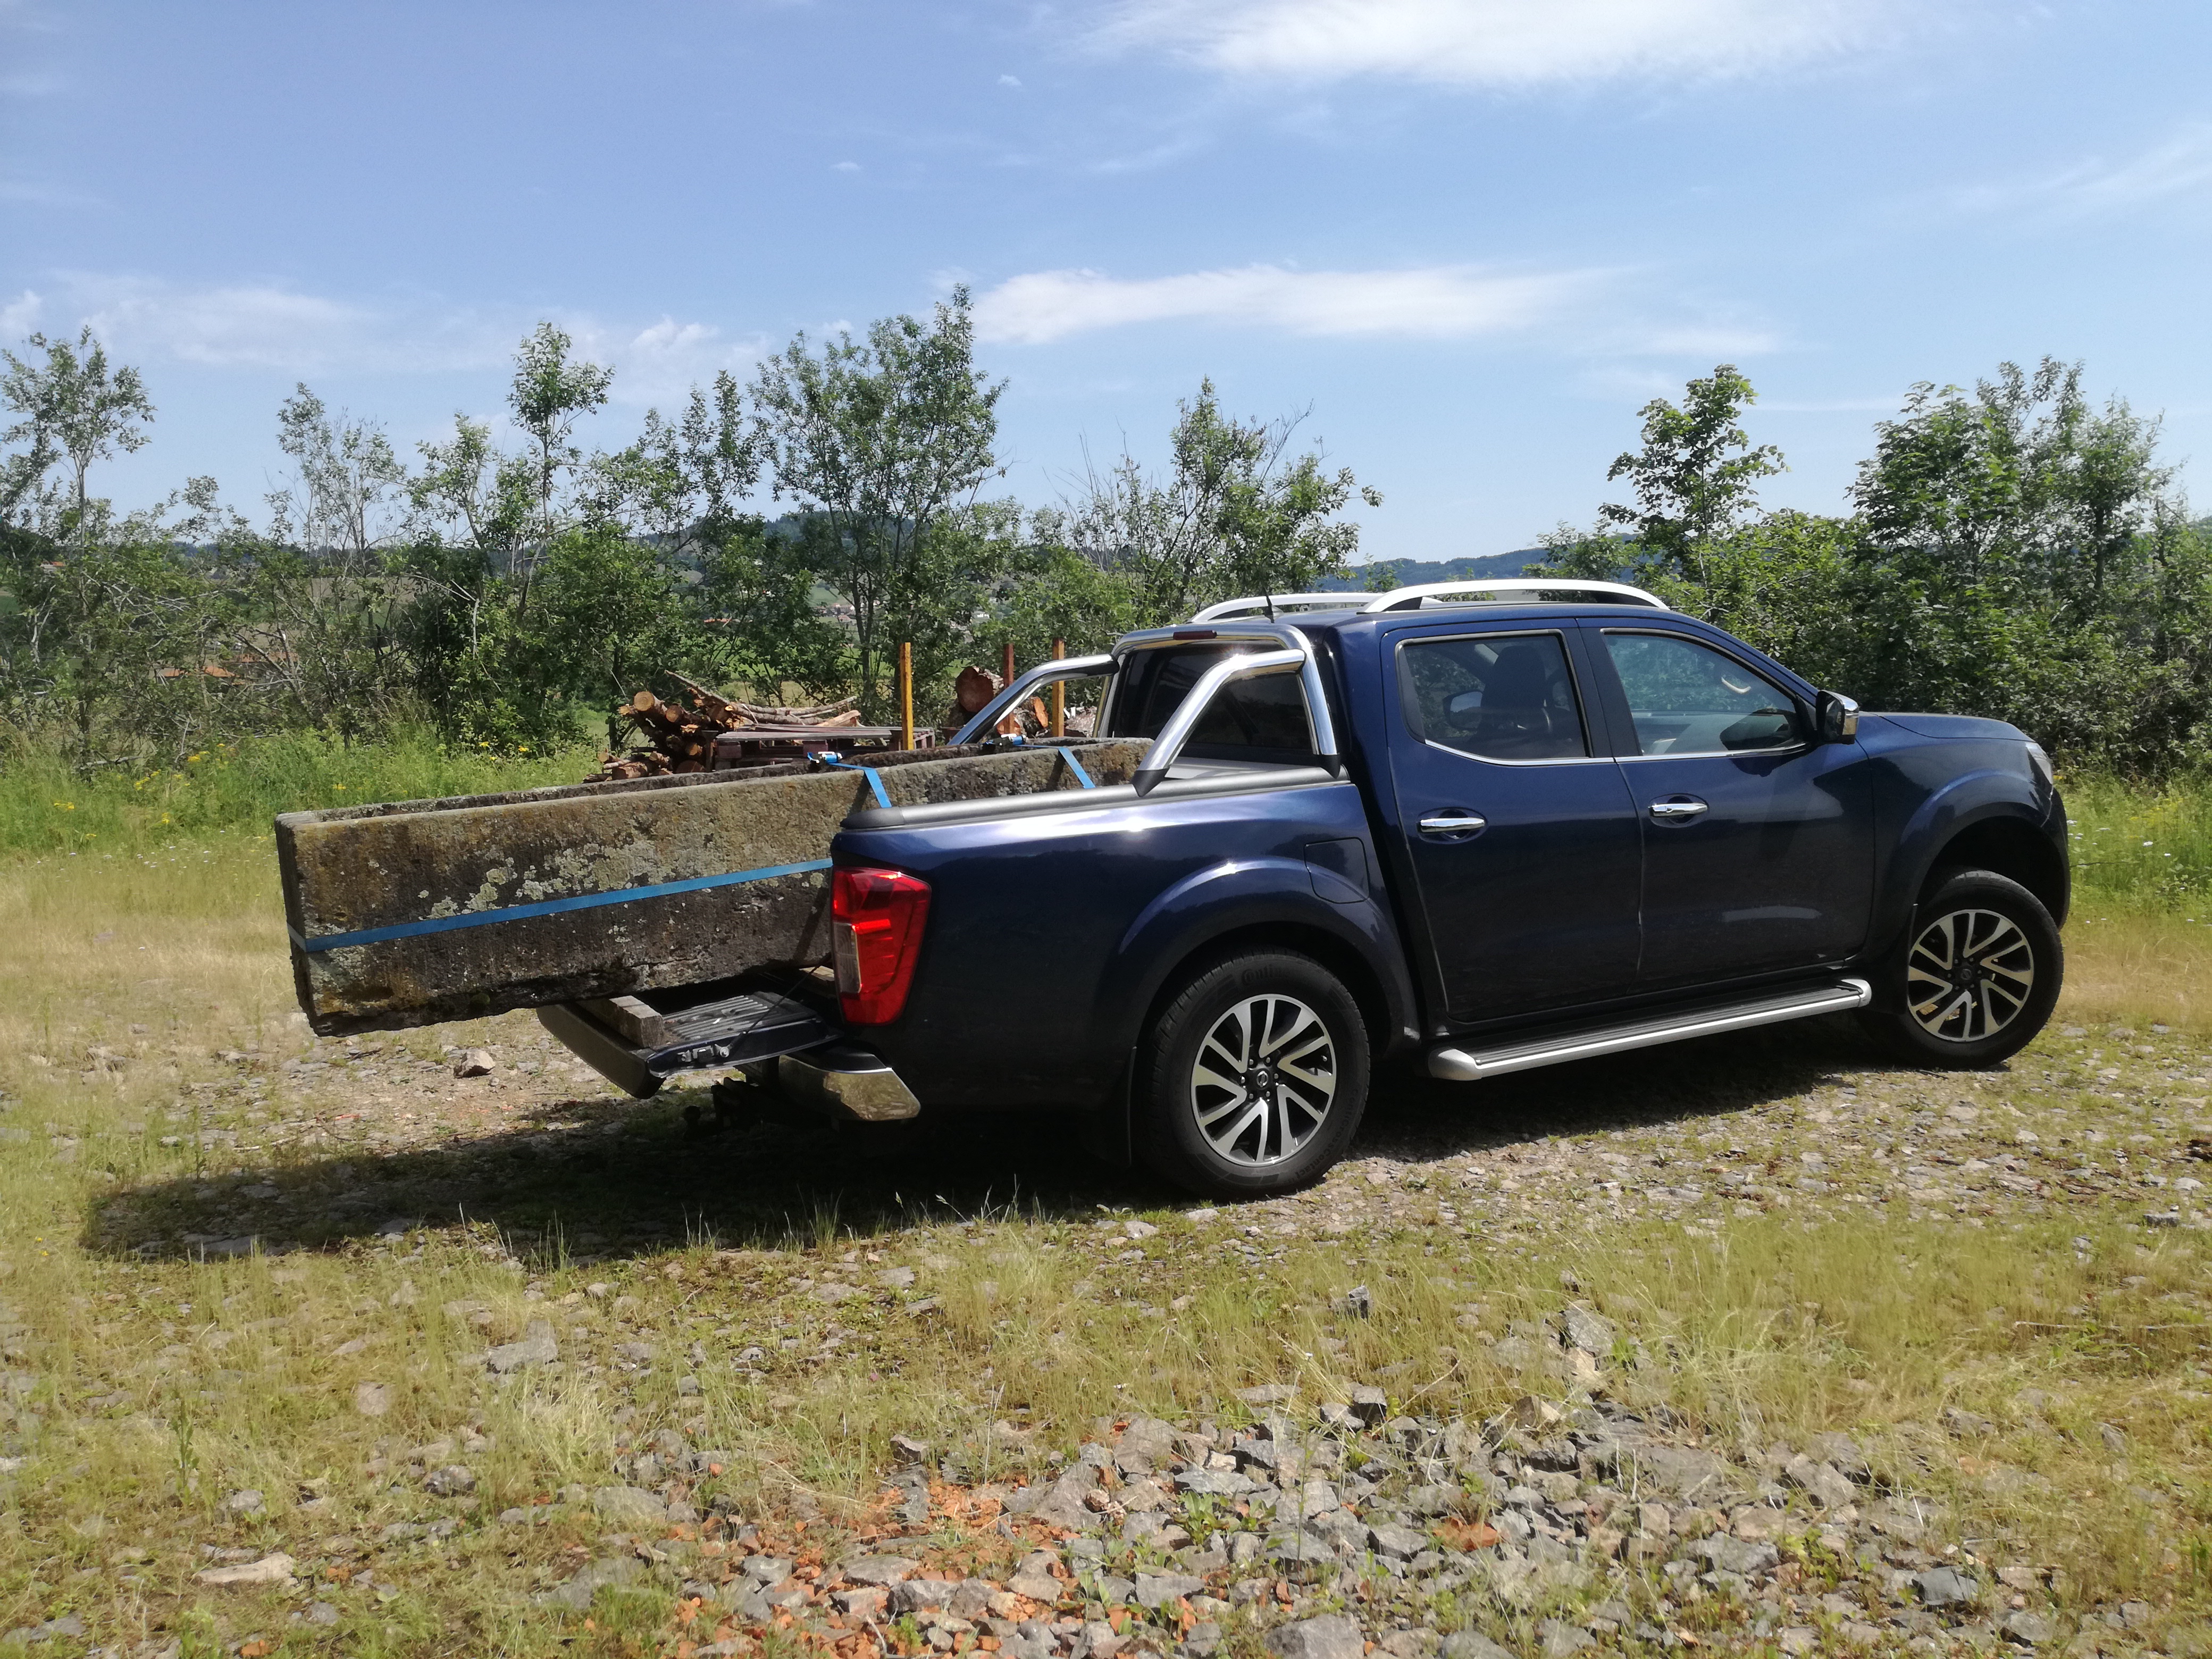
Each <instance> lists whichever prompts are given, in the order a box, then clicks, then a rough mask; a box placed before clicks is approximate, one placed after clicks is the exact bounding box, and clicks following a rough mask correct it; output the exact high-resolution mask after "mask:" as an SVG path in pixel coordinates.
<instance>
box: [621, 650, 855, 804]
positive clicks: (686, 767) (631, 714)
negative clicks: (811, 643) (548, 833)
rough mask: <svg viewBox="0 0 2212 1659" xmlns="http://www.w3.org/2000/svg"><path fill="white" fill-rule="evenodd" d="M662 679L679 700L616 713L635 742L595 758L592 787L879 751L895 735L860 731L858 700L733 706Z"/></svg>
mask: <svg viewBox="0 0 2212 1659" xmlns="http://www.w3.org/2000/svg"><path fill="white" fill-rule="evenodd" d="M668 678H671V679H672V680H674V681H676V682H677V684H678V685H680V686H681V687H682V688H683V690H682V693H681V694H680V696H678V697H660V696H655V695H654V694H653V692H651V691H640V692H638V693H637V694H636V695H635V696H633V697H631V698H630V700H629V702H626V703H624V704H623V706H622V708H621V709H620V710H619V711H618V712H619V713H620V714H621V715H622V716H623V717H624V718H626V719H627V720H629V723H630V729H631V731H632V732H633V733H634V734H635V736H636V737H637V738H639V739H640V741H639V742H638V743H637V744H635V745H634V746H632V747H631V748H629V749H628V750H624V751H623V752H622V753H620V754H616V753H614V752H612V751H610V752H608V753H606V754H605V755H602V756H601V757H599V771H598V772H597V773H595V774H594V775H592V780H591V781H592V782H595V783H604V782H610V781H613V780H614V779H617V778H651V777H659V776H662V775H666V774H669V773H686V772H718V771H724V770H727V769H733V768H745V767H752V766H769V765H773V764H774V763H776V762H778V761H784V760H796V759H799V757H802V756H804V755H806V754H808V753H810V752H813V751H817V750H825V749H836V750H841V751H842V750H849V749H867V748H882V747H884V746H886V744H888V743H889V741H890V739H891V738H892V737H893V736H894V735H895V734H894V733H893V732H891V731H890V728H889V727H888V726H862V725H861V724H860V709H859V708H858V707H857V706H856V705H857V704H858V702H859V701H860V699H859V698H857V697H845V698H842V699H840V700H839V701H838V702H828V703H817V704H815V705H812V706H811V707H808V708H792V707H787V706H784V705H781V704H773V703H754V702H735V701H733V700H732V699H730V698H727V697H725V696H721V695H720V694H719V693H717V692H714V691H710V690H708V689H707V688H706V687H705V686H703V685H700V684H696V682H694V681H691V680H687V679H685V678H684V677H683V676H682V675H680V674H671V675H670V676H669V677H668Z"/></svg>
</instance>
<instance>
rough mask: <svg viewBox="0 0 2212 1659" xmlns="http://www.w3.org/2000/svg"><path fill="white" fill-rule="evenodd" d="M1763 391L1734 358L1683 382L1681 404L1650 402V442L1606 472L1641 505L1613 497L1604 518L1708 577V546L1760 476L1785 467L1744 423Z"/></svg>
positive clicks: (1659, 555)
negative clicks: (1624, 482)
mask: <svg viewBox="0 0 2212 1659" xmlns="http://www.w3.org/2000/svg"><path fill="white" fill-rule="evenodd" d="M1758 397H1759V394H1758V393H1757V392H1753V390H1752V386H1751V382H1750V381H1749V380H1746V379H1745V378H1744V377H1743V376H1742V375H1741V374H1739V373H1737V372H1736V368H1735V365H1734V364H1733V363H1723V364H1721V365H1720V366H1719V367H1718V368H1715V369H1714V370H1713V372H1712V374H1711V376H1709V377H1708V378H1706V379H1705V380H1692V381H1691V382H1690V383H1689V385H1688V386H1686V387H1685V388H1684V390H1683V395H1682V402H1681V405H1680V407H1679V408H1677V407H1676V406H1675V405H1674V404H1670V403H1668V401H1667V400H1666V399H1665V398H1653V399H1652V400H1651V401H1650V403H1648V404H1644V407H1643V409H1642V410H1640V411H1639V413H1641V414H1642V416H1644V447H1643V448H1642V449H1640V450H1630V451H1628V452H1626V453H1624V454H1622V455H1621V456H1620V457H1619V458H1618V459H1615V460H1614V462H1613V465H1612V466H1610V467H1609V468H1607V471H1606V475H1605V476H1606V477H1607V478H1608V479H1613V478H1626V479H1628V480H1629V481H1630V482H1631V483H1632V484H1633V485H1634V486H1635V489H1636V505H1635V506H1633V507H1626V506H1622V505H1620V504H1618V503H1608V504H1607V505H1606V506H1604V507H1600V508H1599V509H1598V519H1599V521H1600V522H1601V523H1602V524H1614V525H1623V526H1627V527H1628V528H1629V529H1630V530H1631V531H1632V532H1633V534H1634V536H1635V538H1636V540H1637V541H1638V543H1639V544H1641V546H1642V547H1643V549H1644V551H1645V552H1646V553H1647V554H1648V555H1650V556H1651V557H1653V558H1654V559H1656V561H1658V562H1661V563H1663V564H1664V565H1666V566H1667V567H1668V568H1670V569H1672V570H1673V571H1674V574H1677V575H1680V576H1683V577H1686V578H1690V579H1692V580H1697V581H1699V582H1700V583H1702V582H1704V581H1705V579H1706V576H1707V574H1708V572H1707V568H1706V554H1707V551H1708V550H1709V549H1710V548H1711V545H1712V544H1714V543H1715V542H1717V541H1719V540H1721V539H1723V538H1725V537H1727V536H1728V535H1729V534H1730V533H1731V532H1734V531H1735V529H1736V528H1737V527H1738V526H1740V525H1741V524H1742V522H1743V520H1744V519H1745V517H1746V516H1747V514H1748V513H1750V511H1751V510H1752V507H1753V504H1754V502H1755V501H1756V500H1757V497H1758V484H1759V479H1761V478H1765V477H1772V476H1773V475H1774V474H1776V473H1778V472H1780V471H1784V470H1785V469H1784V465H1783V462H1782V452H1781V451H1780V450H1778V449H1777V448H1776V447H1774V446H1773V445H1771V444H1762V445H1761V446H1759V447H1758V448H1756V449H1753V447H1751V439H1750V438H1749V436H1748V435H1746V433H1745V432H1744V430H1743V428H1742V427H1741V425H1740V424H1739V421H1740V419H1741V415H1742V413H1743V410H1745V409H1747V407H1749V406H1750V405H1751V404H1753V403H1755V402H1756V401H1758Z"/></svg>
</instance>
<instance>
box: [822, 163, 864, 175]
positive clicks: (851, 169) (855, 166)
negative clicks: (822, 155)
mask: <svg viewBox="0 0 2212 1659" xmlns="http://www.w3.org/2000/svg"><path fill="white" fill-rule="evenodd" d="M829 171H830V172H832V173H858V172H859V171H860V163H859V162H858V161H833V162H831V163H830V164H829Z"/></svg>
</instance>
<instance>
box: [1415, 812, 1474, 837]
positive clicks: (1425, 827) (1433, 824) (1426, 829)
mask: <svg viewBox="0 0 2212 1659" xmlns="http://www.w3.org/2000/svg"><path fill="white" fill-rule="evenodd" d="M1489 827H1490V820H1489V819H1488V818H1486V817H1483V816H1482V815H1481V814H1480V813H1479V812H1458V811H1453V812H1434V813H1431V814H1430V815H1429V816H1428V817H1425V818H1423V819H1422V820H1421V833H1422V834H1423V835H1425V836H1472V835H1477V834H1479V833H1480V832H1481V831H1482V830H1485V829H1488V828H1489Z"/></svg>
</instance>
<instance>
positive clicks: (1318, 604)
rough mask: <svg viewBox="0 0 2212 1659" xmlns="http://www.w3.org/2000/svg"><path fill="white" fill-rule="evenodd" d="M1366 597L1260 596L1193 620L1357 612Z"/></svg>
mask: <svg viewBox="0 0 2212 1659" xmlns="http://www.w3.org/2000/svg"><path fill="white" fill-rule="evenodd" d="M1365 597H1366V595H1364V594H1363V593H1261V594H1258V595H1256V596H1255V597H1253V598H1250V599H1224V600H1222V601H1221V603H1220V604H1218V605H1208V606H1206V609H1205V610H1203V611H1200V612H1199V613H1198V614H1197V615H1196V616H1195V617H1192V618H1191V620H1192V621H1193V622H1194V623H1202V622H1219V621H1220V620H1221V619H1222V618H1223V617H1243V616H1250V615H1253V614H1255V613H1257V614H1258V615H1260V616H1262V617H1264V616H1266V615H1267V612H1268V611H1269V610H1270V609H1271V608H1272V609H1273V610H1276V611H1357V610H1358V609H1359V602H1360V600H1362V599H1364V598H1365Z"/></svg>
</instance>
